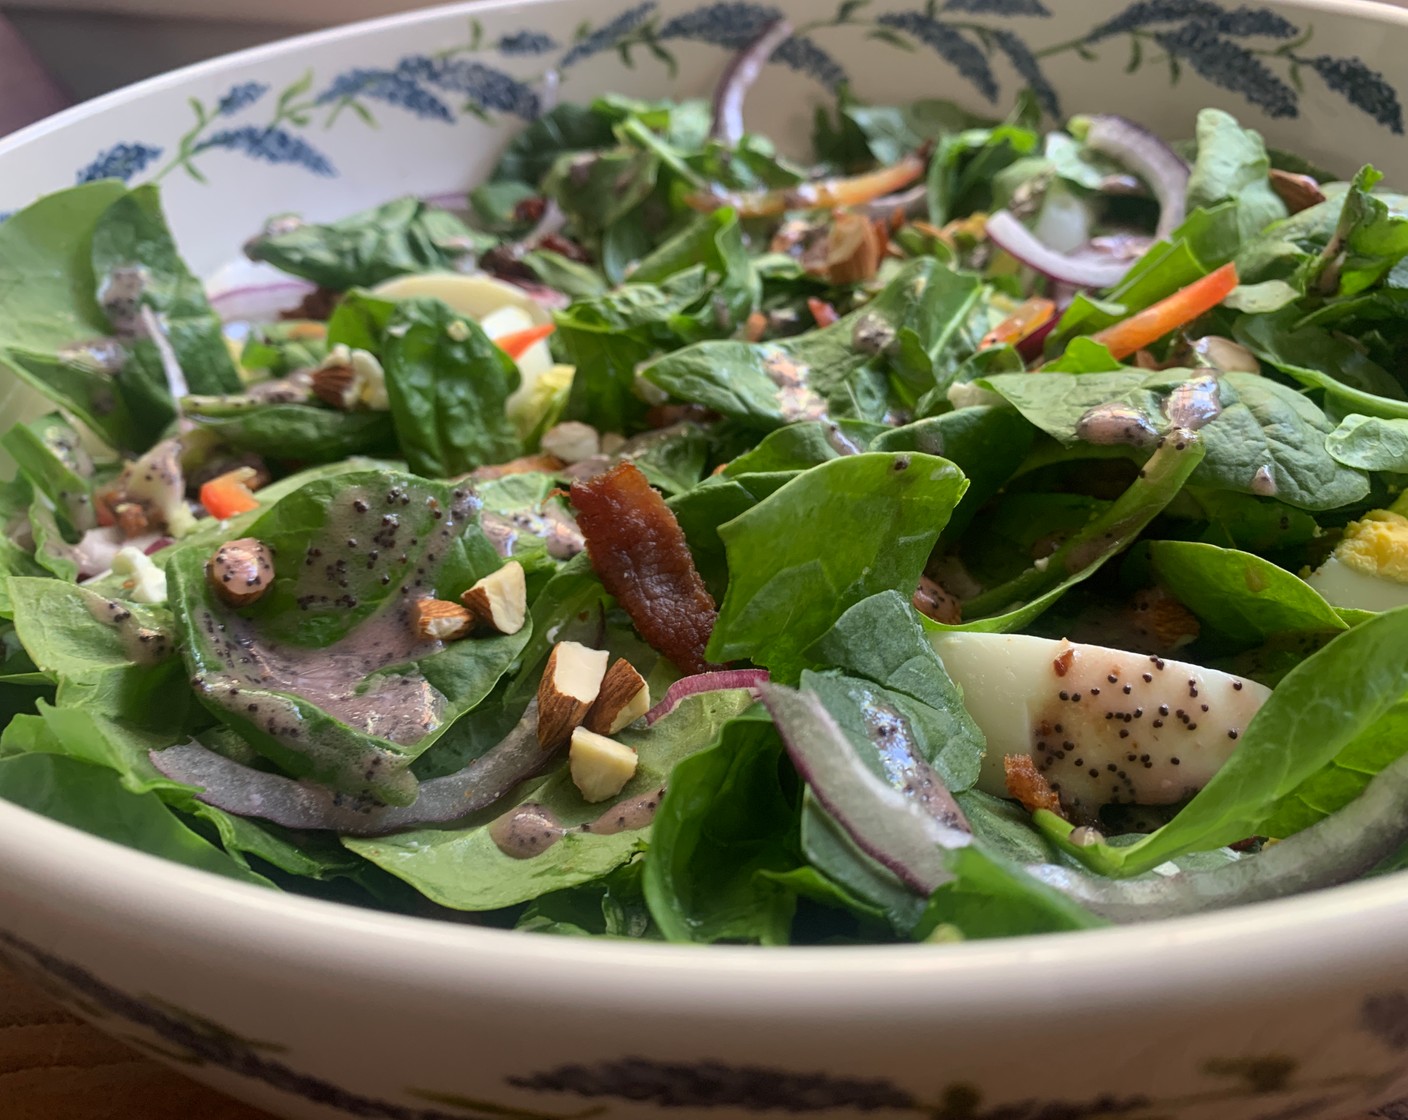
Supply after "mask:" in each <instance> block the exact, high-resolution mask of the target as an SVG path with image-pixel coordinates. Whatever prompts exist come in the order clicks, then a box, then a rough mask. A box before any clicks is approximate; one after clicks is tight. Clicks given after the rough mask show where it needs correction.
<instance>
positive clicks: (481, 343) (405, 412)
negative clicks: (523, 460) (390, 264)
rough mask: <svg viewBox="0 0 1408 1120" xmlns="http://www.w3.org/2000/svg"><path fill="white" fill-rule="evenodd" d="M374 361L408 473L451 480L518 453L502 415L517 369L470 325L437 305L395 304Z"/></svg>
mask: <svg viewBox="0 0 1408 1120" xmlns="http://www.w3.org/2000/svg"><path fill="white" fill-rule="evenodd" d="M381 359H382V363H383V366H384V367H385V370H386V395H387V397H388V398H389V400H390V402H391V418H392V420H393V421H394V422H395V424H396V436H397V439H398V440H399V441H400V443H401V453H402V454H403V455H404V456H405V458H406V462H407V463H408V464H409V465H410V468H411V469H412V470H413V471H416V472H417V473H419V474H423V475H426V476H427V477H430V478H451V477H453V476H456V475H462V474H466V473H467V472H469V471H470V470H472V469H473V468H475V467H478V466H482V465H484V464H487V463H501V462H504V461H505V460H507V459H512V458H514V457H515V456H517V455H519V454H520V453H521V452H522V445H521V444H520V443H519V440H518V435H517V433H516V432H515V431H514V428H513V424H512V422H511V421H510V420H509V419H508V415H507V413H506V412H505V411H504V403H505V402H506V401H507V400H508V398H509V395H510V394H512V393H513V391H514V390H515V389H517V388H518V385H519V381H520V377H519V373H518V367H517V366H516V365H514V363H513V359H512V358H510V357H509V356H508V355H507V354H505V353H504V352H503V351H502V350H500V349H499V348H498V347H497V346H495V345H494V344H493V343H492V342H490V341H489V337H488V335H486V334H485V333H484V331H483V329H482V328H481V327H480V326H479V324H478V323H475V322H474V321H473V320H471V319H468V318H466V317H464V316H462V315H459V314H457V313H456V312H455V311H453V310H451V309H450V308H449V307H447V306H446V305H445V304H444V303H442V302H440V301H439V300H433V299H414V300H402V301H400V302H399V303H398V304H397V305H396V311H395V314H393V315H392V317H391V320H390V322H389V323H388V324H387V327H386V335H385V341H384V342H383V344H382V351H381Z"/></svg>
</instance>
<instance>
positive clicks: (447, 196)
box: [421, 191, 469, 212]
mask: <svg viewBox="0 0 1408 1120" xmlns="http://www.w3.org/2000/svg"><path fill="white" fill-rule="evenodd" d="M421 201H422V202H424V203H425V204H426V205H427V206H434V207H435V208H436V209H437V210H458V211H461V212H463V211H465V210H467V209H469V196H468V195H467V194H466V193H465V192H464V191H440V192H439V193H437V194H427V195H422V196H421Z"/></svg>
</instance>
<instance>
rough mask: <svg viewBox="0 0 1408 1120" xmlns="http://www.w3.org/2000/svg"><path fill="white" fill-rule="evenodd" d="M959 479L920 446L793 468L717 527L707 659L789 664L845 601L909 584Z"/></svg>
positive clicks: (907, 590)
mask: <svg viewBox="0 0 1408 1120" xmlns="http://www.w3.org/2000/svg"><path fill="white" fill-rule="evenodd" d="M966 488H967V482H966V480H965V479H964V478H963V475H962V472H960V471H959V470H958V468H956V467H954V466H953V465H952V464H951V463H949V462H947V461H946V460H943V459H938V458H935V457H934V456H931V455H919V454H864V455H850V456H847V457H845V458H843V459H834V460H832V461H831V462H828V463H823V464H821V465H820V466H818V467H813V468H812V469H811V470H808V471H804V472H803V473H802V474H800V475H798V476H797V477H796V478H795V479H793V480H792V481H791V482H788V483H787V484H786V485H784V486H783V487H782V488H781V489H780V490H778V491H776V492H775V493H773V494H771V495H770V496H769V497H767V498H765V499H764V500H763V501H762V502H760V503H759V504H758V505H757V506H755V507H753V508H752V509H750V510H748V511H747V512H745V513H743V514H742V515H740V516H739V517H736V518H735V519H734V520H732V521H730V522H728V523H727V524H725V525H723V526H721V527H720V529H719V535H720V537H722V539H723V541H724V544H725V547H726V548H727V550H728V569H729V586H728V593H727V594H726V595H725V597H724V601H723V604H722V606H721V607H720V608H719V619H718V622H717V624H716V625H715V627H714V633H713V636H712V637H711V638H710V640H709V649H708V656H709V658H710V659H711V660H714V661H732V660H736V659H739V658H744V657H747V658H750V659H751V660H753V661H755V662H757V663H758V664H760V665H765V666H767V667H769V668H771V669H773V670H774V671H775V672H776V673H778V674H779V675H781V676H783V677H786V676H787V675H789V674H792V673H794V672H795V671H796V668H797V667H798V665H799V660H798V657H799V654H800V653H801V651H802V650H804V649H805V648H806V647H807V646H808V645H810V644H811V643H812V642H813V641H814V640H815V639H816V638H818V637H819V636H820V635H821V634H823V633H825V632H826V630H828V629H829V628H830V627H831V625H832V624H833V623H835V621H836V619H838V618H839V617H840V616H841V614H842V613H843V612H844V611H845V610H846V608H847V607H849V606H851V605H852V604H854V603H858V602H860V601H861V600H862V599H865V598H868V597H869V596H871V595H874V594H877V593H878V592H881V591H895V590H897V591H900V592H901V593H903V594H912V593H913V589H914V587H915V585H916V584H917V583H918V580H919V575H920V572H921V571H922V570H923V567H924V564H925V563H926V562H927V560H928V558H929V552H930V550H931V549H932V548H933V547H934V542H935V541H936V540H937V539H938V535H939V533H940V531H941V530H942V529H943V527H944V524H945V523H946V522H947V521H948V518H949V515H950V514H951V513H952V512H953V508H954V506H955V505H957V504H958V500H959V498H961V497H962V496H963V491H964V490H965V489H966Z"/></svg>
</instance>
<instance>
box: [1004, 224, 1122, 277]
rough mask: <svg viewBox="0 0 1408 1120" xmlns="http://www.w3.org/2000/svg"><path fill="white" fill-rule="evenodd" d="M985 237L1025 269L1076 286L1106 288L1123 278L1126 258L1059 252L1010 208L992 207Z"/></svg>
mask: <svg viewBox="0 0 1408 1120" xmlns="http://www.w3.org/2000/svg"><path fill="white" fill-rule="evenodd" d="M986 229H987V235H988V240H989V241H991V242H992V243H993V244H994V245H996V246H997V247H998V248H999V249H1002V250H1003V251H1004V252H1007V253H1010V254H1011V255H1012V256H1014V257H1016V258H1017V260H1019V261H1021V263H1022V264H1024V265H1026V266H1027V267H1028V268H1032V269H1035V270H1036V271H1037V272H1039V273H1041V274H1042V275H1043V276H1046V277H1049V278H1050V279H1052V280H1055V281H1057V282H1058V283H1062V284H1071V285H1074V286H1075V287H1077V288H1109V287H1113V286H1114V285H1115V284H1118V283H1119V282H1120V281H1121V280H1123V279H1124V274H1125V273H1126V272H1128V271H1129V267H1130V263H1129V262H1128V261H1115V260H1107V261H1098V260H1097V261H1092V260H1081V259H1077V258H1075V257H1073V256H1072V255H1070V254H1068V253H1058V252H1057V251H1056V250H1055V249H1053V248H1051V246H1049V245H1047V244H1046V243H1045V242H1043V241H1040V240H1038V238H1037V236H1036V234H1034V233H1032V231H1031V230H1029V229H1027V227H1026V226H1024V225H1023V224H1022V223H1021V222H1020V221H1018V220H1017V218H1016V217H1015V216H1014V215H1013V214H1012V212H1011V211H1010V210H995V211H993V213H991V214H989V215H988V220H987V223H986Z"/></svg>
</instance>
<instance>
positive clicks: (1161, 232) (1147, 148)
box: [1085, 113, 1188, 240]
mask: <svg viewBox="0 0 1408 1120" xmlns="http://www.w3.org/2000/svg"><path fill="white" fill-rule="evenodd" d="M1085 121H1086V133H1085V144H1086V146H1087V147H1089V148H1094V149H1095V150H1096V151H1097V152H1103V153H1104V154H1105V155H1107V156H1110V157H1111V158H1112V159H1116V160H1118V161H1119V162H1120V163H1121V164H1123V165H1124V166H1125V167H1126V168H1128V169H1129V170H1130V171H1133V172H1134V173H1135V174H1136V175H1138V176H1139V177H1140V178H1141V179H1143V180H1144V182H1146V183H1148V184H1149V189H1150V190H1152V191H1153V192H1154V197H1155V198H1156V199H1158V203H1159V224H1158V228H1156V229H1155V230H1154V239H1155V240H1163V239H1164V238H1166V237H1168V236H1169V235H1170V234H1171V233H1173V231H1174V230H1175V229H1177V228H1178V227H1179V226H1180V225H1182V224H1183V217H1184V214H1185V212H1186V208H1187V207H1186V200H1187V195H1188V165H1187V164H1186V163H1185V162H1184V161H1183V157H1182V156H1180V155H1179V154H1178V153H1177V152H1175V151H1174V150H1173V149H1172V148H1170V147H1169V146H1168V145H1167V144H1166V143H1164V141H1163V140H1162V139H1161V138H1160V137H1158V136H1156V135H1154V133H1152V132H1150V131H1149V130H1148V129H1147V128H1145V127H1143V126H1142V125H1138V124H1135V123H1134V122H1133V121H1132V120H1129V119H1128V118H1127V117H1119V116H1115V115H1114V114H1111V113H1101V114H1097V115H1096V116H1091V117H1086V118H1085Z"/></svg>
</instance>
